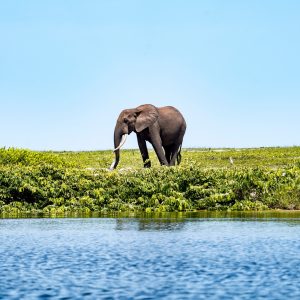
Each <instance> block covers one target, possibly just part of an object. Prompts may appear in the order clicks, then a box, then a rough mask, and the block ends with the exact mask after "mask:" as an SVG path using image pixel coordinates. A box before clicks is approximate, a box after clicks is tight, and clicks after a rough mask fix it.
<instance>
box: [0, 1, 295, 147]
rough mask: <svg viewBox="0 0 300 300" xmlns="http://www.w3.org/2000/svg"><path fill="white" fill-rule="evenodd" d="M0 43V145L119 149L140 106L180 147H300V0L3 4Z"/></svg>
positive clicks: (133, 142)
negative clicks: (170, 121) (176, 135)
mask: <svg viewBox="0 0 300 300" xmlns="http://www.w3.org/2000/svg"><path fill="white" fill-rule="evenodd" d="M0 39H1V40H0V45H1V47H0V103H1V111H0V128H1V129H0V147H4V146H5V147H22V148H29V149H35V150H96V149H112V148H113V129H114V126H115V121H116V118H117V116H118V115H119V113H120V111H121V110H122V109H124V108H133V107H136V106H138V105H140V104H144V103H152V104H154V105H156V106H165V105H173V106H175V107H177V108H178V109H179V110H181V111H182V113H183V115H184V116H185V119H186V121H187V125H188V128H187V132H186V136H185V139H184V145H183V146H184V147H260V146H293V145H300V135H299V131H300V116H299V115H300V1H298V0H294V1H293V0H285V1H283V0H282V1H276V0H264V1H261V0H249V1H247V0H245V1H240V0H236V1H233V0H232V1H230V0H228V1H224V0H203V1H201V0H95V1H92V0H85V1H81V0H80V1H76V0H69V1H68V0H64V1H61V0H51V1H50V0H49V1H47V0H44V1H40V0H36V1H33V0H26V1H25V0H24V1H21V0H20V1H17V0H10V1H1V2H0ZM126 146H127V148H137V142H136V137H135V134H134V133H132V134H131V135H130V137H129V139H128V141H127V144H126Z"/></svg>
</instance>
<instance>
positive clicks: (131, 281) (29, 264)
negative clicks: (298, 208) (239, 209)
mask: <svg viewBox="0 0 300 300" xmlns="http://www.w3.org/2000/svg"><path fill="white" fill-rule="evenodd" d="M0 298H1V299H160V298H161V299H265V298H267V299H287V298H289V299H300V220H297V219H294V220H251V219H249V220H242V219H234V220H232V219H168V218H166V219H142V218H141V219H134V218H124V219H109V218H107V219H103V218H102V219H101V218H99V219H16V220H12V219H2V220H0Z"/></svg>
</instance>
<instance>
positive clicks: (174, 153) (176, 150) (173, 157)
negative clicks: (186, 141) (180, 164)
mask: <svg viewBox="0 0 300 300" xmlns="http://www.w3.org/2000/svg"><path fill="white" fill-rule="evenodd" d="M179 149H180V145H178V144H175V145H173V146H172V148H171V162H170V166H175V163H176V159H177V156H178V153H179Z"/></svg>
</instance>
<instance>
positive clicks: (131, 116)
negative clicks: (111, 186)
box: [110, 104, 186, 170]
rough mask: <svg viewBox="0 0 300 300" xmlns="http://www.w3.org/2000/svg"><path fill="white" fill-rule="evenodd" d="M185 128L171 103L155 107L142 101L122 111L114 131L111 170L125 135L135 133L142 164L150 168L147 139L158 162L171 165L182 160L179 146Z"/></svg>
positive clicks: (115, 162)
mask: <svg viewBox="0 0 300 300" xmlns="http://www.w3.org/2000/svg"><path fill="white" fill-rule="evenodd" d="M185 130H186V122H185V120H184V117H183V116H182V114H181V113H180V112H179V111H178V110H177V109H176V108H175V107H172V106H164V107H155V106H154V105H151V104H143V105H140V106H138V107H136V108H131V109H125V110H123V111H122V112H121V113H120V115H119V117H118V119H117V123H116V126H115V130H114V147H115V149H114V153H115V160H114V161H113V163H112V164H111V166H110V170H113V169H115V168H116V167H117V165H118V164H119V161H120V148H121V147H122V146H123V145H124V143H125V141H126V138H127V135H128V134H130V133H131V132H135V133H136V135H137V141H138V145H139V149H140V152H141V155H142V159H143V162H144V167H145V168H149V167H151V162H150V160H149V154H148V149H147V146H146V141H148V142H150V143H151V144H152V146H153V148H154V151H155V153H156V155H157V157H158V160H159V162H160V164H161V165H165V166H174V165H175V163H176V160H177V163H178V164H179V163H180V162H181V154H180V152H181V146H182V141H183V136H184V134H185Z"/></svg>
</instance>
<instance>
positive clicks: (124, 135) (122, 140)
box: [114, 134, 127, 152]
mask: <svg viewBox="0 0 300 300" xmlns="http://www.w3.org/2000/svg"><path fill="white" fill-rule="evenodd" d="M126 139H127V134H123V135H122V139H121V142H120V145H119V146H118V147H117V148H116V149H115V150H114V152H116V151H117V150H119V149H120V148H121V147H122V146H123V145H124V144H125V142H126Z"/></svg>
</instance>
